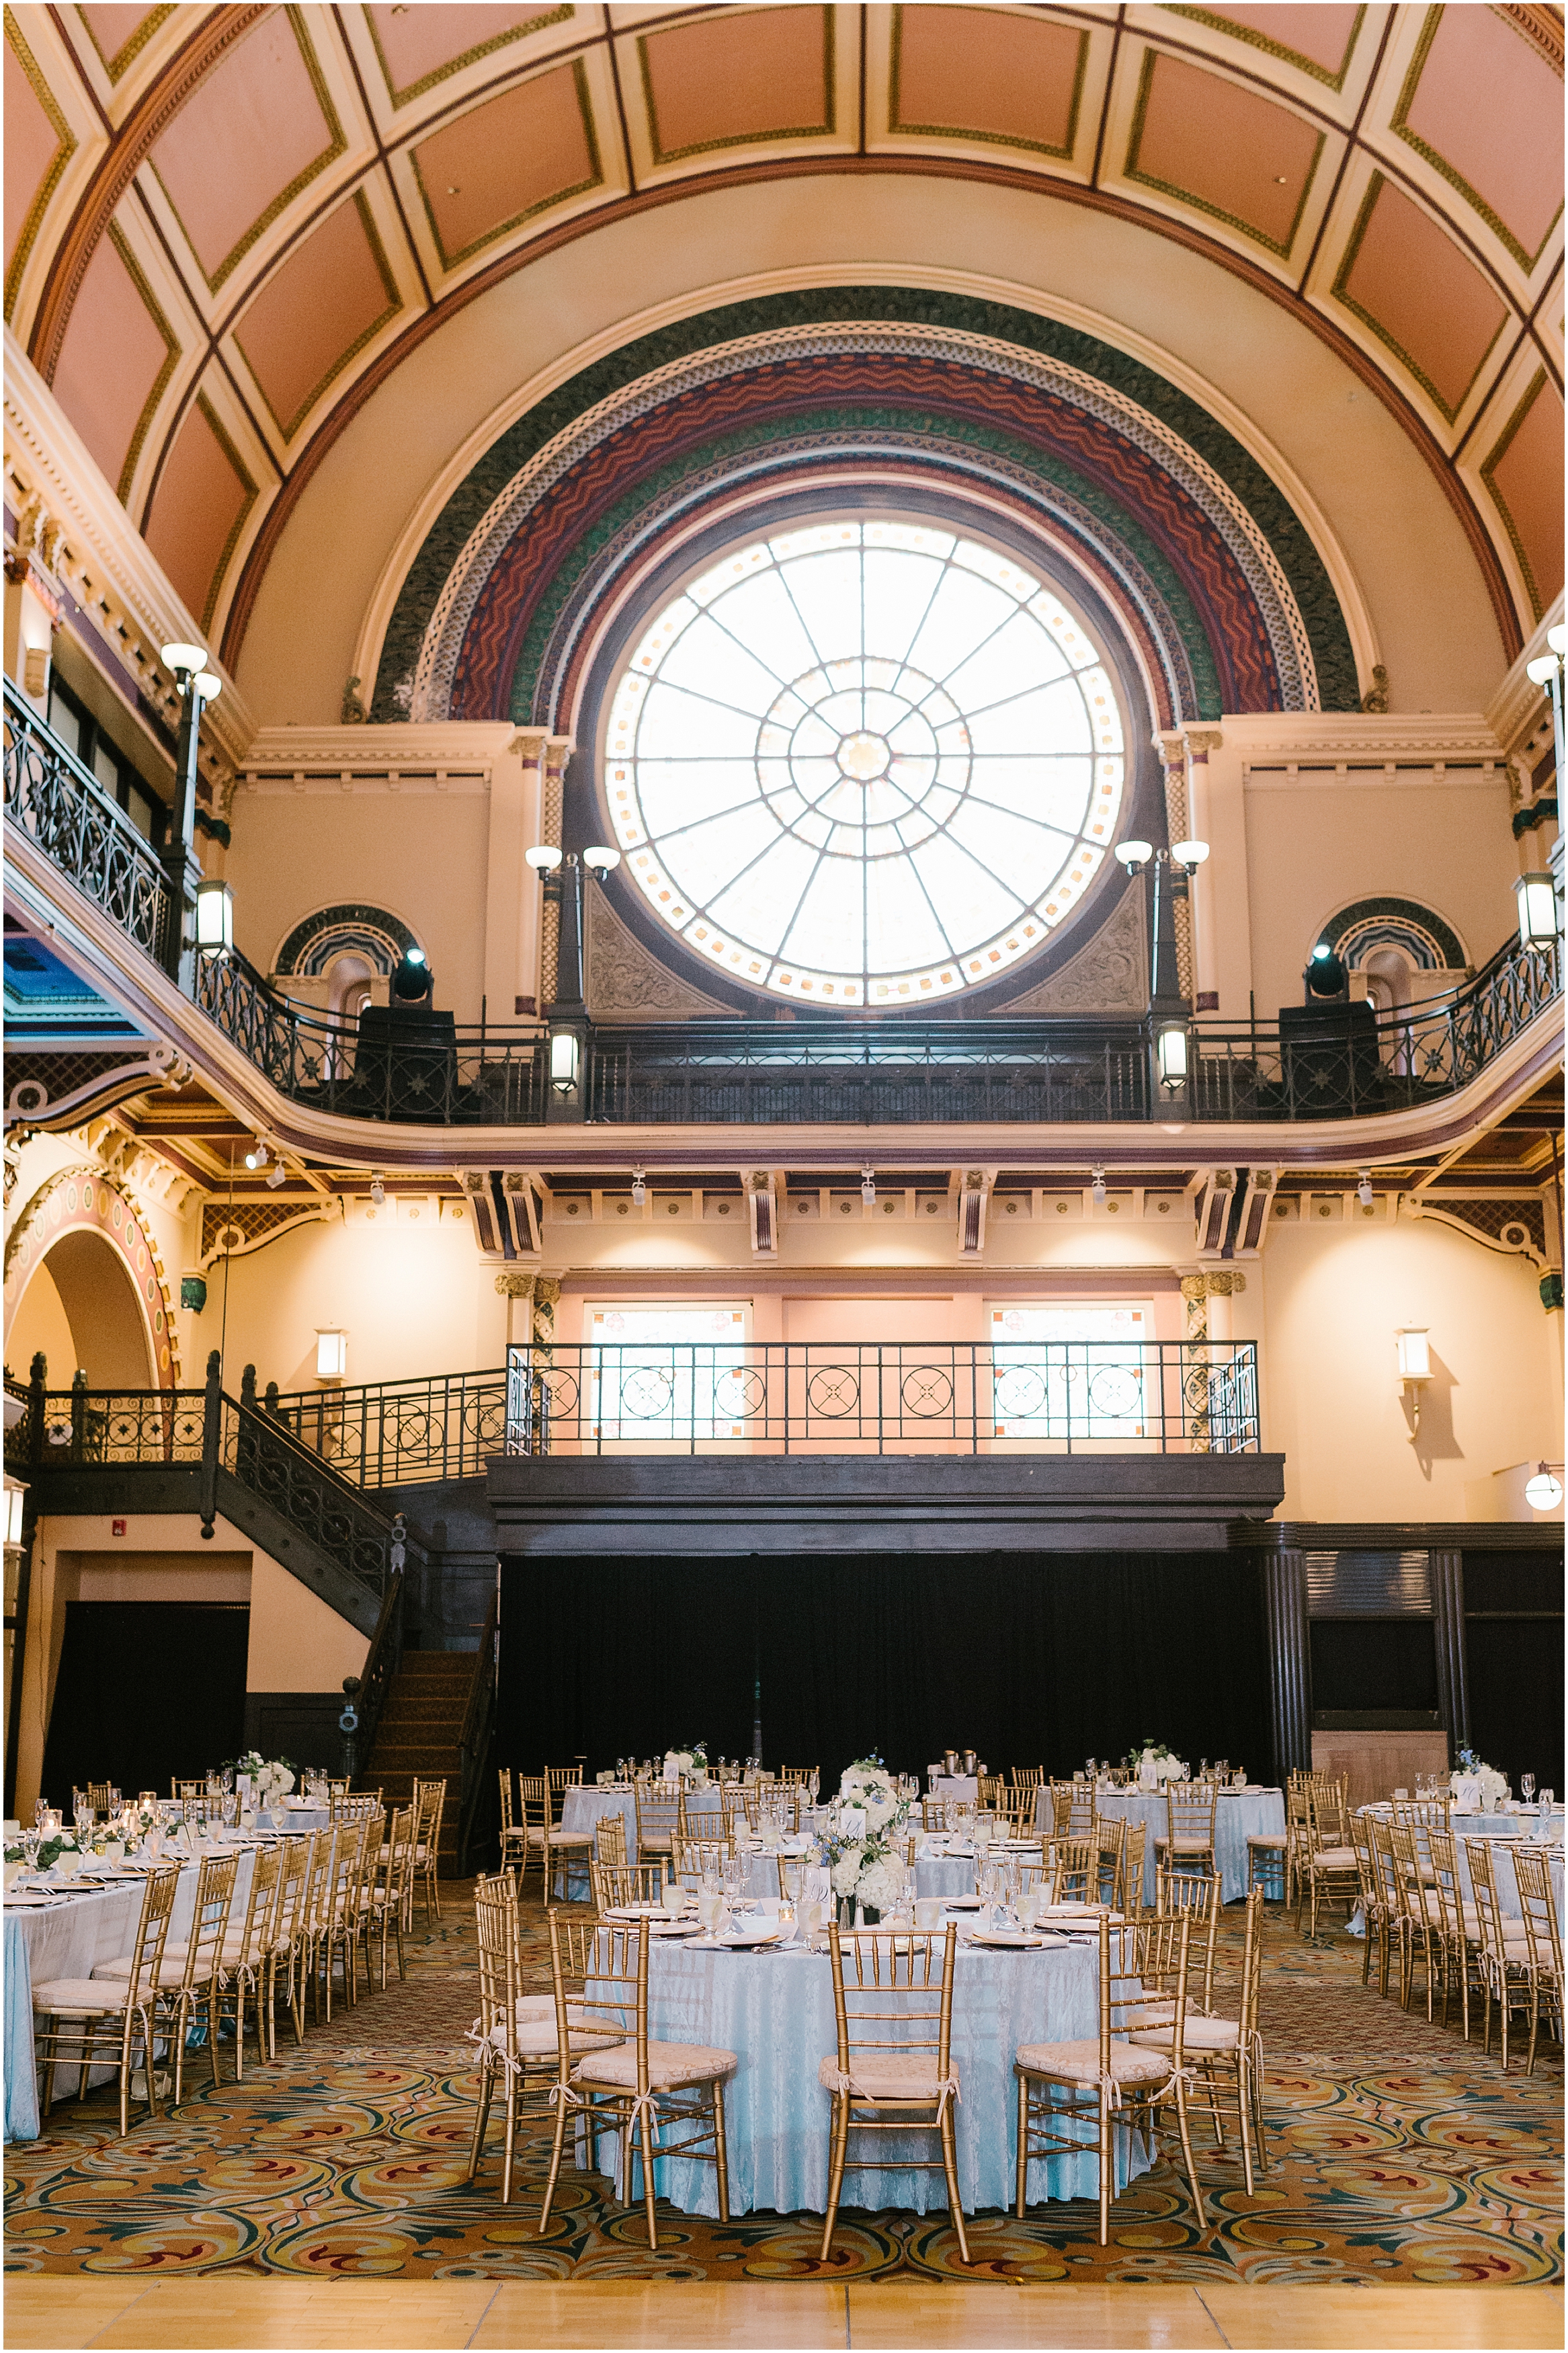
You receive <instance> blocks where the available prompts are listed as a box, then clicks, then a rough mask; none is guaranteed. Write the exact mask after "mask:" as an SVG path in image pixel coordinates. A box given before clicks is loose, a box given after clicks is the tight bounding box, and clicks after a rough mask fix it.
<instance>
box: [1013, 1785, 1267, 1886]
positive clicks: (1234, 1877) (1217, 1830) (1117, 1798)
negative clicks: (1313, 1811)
mask: <svg viewBox="0 0 1568 2353" xmlns="http://www.w3.org/2000/svg"><path fill="white" fill-rule="evenodd" d="M1096 1804H1097V1806H1098V1808H1099V1810H1100V1812H1101V1813H1102V1814H1104V1815H1105V1816H1106V1817H1107V1818H1108V1820H1112V1821H1124V1820H1131V1821H1135V1822H1142V1825H1143V1855H1142V1871H1141V1872H1140V1871H1139V1870H1138V1868H1137V1865H1138V1852H1137V1841H1136V1840H1134V1841H1133V1866H1134V1868H1133V1874H1132V1881H1131V1885H1130V1886H1129V1888H1128V1891H1127V1900H1128V1902H1129V1904H1130V1905H1132V1906H1133V1908H1134V1909H1135V1910H1136V1909H1137V1907H1138V1905H1140V1904H1141V1903H1146V1904H1152V1902H1153V1901H1154V1841H1155V1840H1156V1839H1157V1838H1163V1837H1164V1835H1165V1823H1166V1819H1167V1817H1166V1812H1165V1799H1164V1796H1163V1792H1162V1793H1161V1794H1158V1795H1156V1794H1155V1793H1154V1792H1152V1791H1151V1790H1147V1789H1107V1790H1102V1791H1101V1793H1100V1797H1099V1798H1098V1799H1096ZM1050 1808H1051V1793H1050V1791H1049V1790H1048V1789H1042V1790H1041V1791H1040V1794H1039V1797H1038V1799H1037V1802H1036V1808H1035V1820H1036V1821H1037V1823H1038V1824H1039V1825H1040V1827H1041V1828H1042V1829H1045V1828H1046V1827H1047V1826H1048V1824H1049V1821H1050ZM1284 1835H1285V1793H1284V1791H1283V1790H1282V1789H1230V1790H1225V1791H1222V1792H1221V1795H1220V1799H1219V1803H1218V1805H1217V1806H1216V1807H1215V1826H1214V1840H1215V1862H1216V1863H1217V1865H1218V1866H1219V1875H1220V1880H1221V1882H1222V1884H1223V1887H1224V1891H1225V1893H1224V1900H1225V1902H1226V1904H1234V1903H1236V1902H1237V1900H1238V1899H1239V1898H1240V1897H1241V1896H1243V1895H1245V1894H1246V1893H1247V1840H1248V1839H1249V1838H1262V1837H1276V1838H1280V1839H1282V1838H1283V1837H1284Z"/></svg>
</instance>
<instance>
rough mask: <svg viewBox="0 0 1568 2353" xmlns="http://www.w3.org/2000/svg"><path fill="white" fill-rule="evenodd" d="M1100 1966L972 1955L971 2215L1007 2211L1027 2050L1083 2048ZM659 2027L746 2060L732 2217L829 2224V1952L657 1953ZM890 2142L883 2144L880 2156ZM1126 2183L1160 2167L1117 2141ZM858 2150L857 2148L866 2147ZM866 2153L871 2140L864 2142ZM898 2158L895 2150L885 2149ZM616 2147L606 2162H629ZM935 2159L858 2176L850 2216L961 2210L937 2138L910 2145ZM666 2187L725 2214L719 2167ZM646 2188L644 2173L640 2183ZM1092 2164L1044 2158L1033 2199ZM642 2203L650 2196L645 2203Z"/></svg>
mask: <svg viewBox="0 0 1568 2353" xmlns="http://www.w3.org/2000/svg"><path fill="white" fill-rule="evenodd" d="M1098 1977H1099V1957H1098V1954H1097V1952H1096V1949H1095V1947H1094V1946H1093V1945H1091V1944H1088V1943H1081V1944H1075V1945H1058V1946H1053V1947H1047V1948H1045V1949H1043V1950H1041V1951H1038V1952H1030V1953H1022V1952H1021V1953H998V1952H979V1951H972V1950H966V1949H964V1948H963V1947H960V1950H959V1955H958V1962H957V1970H956V1976H955V1979H954V1985H953V2003H952V2057H953V2063H954V2066H955V2068H956V2070H957V2073H958V2077H959V2083H960V2086H961V2097H960V2100H959V2103H958V2108H957V2144H958V2179H959V2189H960V2194H961V2196H962V2198H963V2207H964V2211H965V2212H966V2213H973V2212H975V2211H979V2210H981V2209H984V2208H987V2207H991V2208H996V2207H1006V2206H1008V2205H1010V2204H1011V2202H1012V2199H1013V2196H1014V2189H1015V2171H1016V2162H1017V2157H1016V2152H1017V2139H1016V2116H1017V2093H1016V2077H1015V2076H1014V2073H1013V2061H1014V2057H1015V2054H1016V2051H1017V2048H1018V2045H1019V2044H1020V2043H1021V2042H1061V2041H1068V2040H1076V2039H1078V2038H1079V2037H1082V2036H1088V2035H1093V2034H1094V2033H1095V2032H1096V2031H1097V2018H1098V2012H1099V1999H1100V1997H1099V1985H1098ZM648 2023H649V2029H650V2031H651V2032H652V2033H653V2034H654V2035H655V2036H657V2037H658V2039H659V2040H661V2041H665V2042H701V2043H707V2044H709V2045H710V2046H716V2047H718V2048H720V2049H721V2050H726V2051H732V2052H734V2053H735V2054H736V2057H737V2059H738V2061H739V2065H738V2067H737V2069H736V2071H735V2073H734V2074H733V2075H732V2076H731V2078H730V2079H729V2081H728V2082H727V2084H726V2085H725V2090H724V2105H725V2121H726V2125H727V2127H728V2133H729V2149H730V2211H731V2213H732V2214H748V2213H752V2212H755V2211H772V2212H776V2213H781V2214H791V2213H798V2212H801V2211H806V2212H809V2213H817V2214H820V2213H821V2212H822V2211H823V2210H824V2208H825V2207H826V2201H827V2155H828V2151H827V2131H828V2120H829V2116H830V2113H831V2102H830V2101H829V2099H828V2095H827V2094H826V2092H825V2091H824V2090H823V2089H822V2087H821V2085H820V2084H819V2083H818V2082H817V2075H816V2071H817V2066H818V2064H819V2063H820V2062H821V2061H822V2060H823V2059H824V2058H826V2057H827V2056H828V2055H829V2053H831V2052H833V2051H834V2050H835V2048H836V2044H835V2039H834V2023H833V1977H832V1970H831V1967H830V1964H829V1962H828V1959H827V1956H826V1954H825V1953H818V1954H801V1955H793V1954H785V1953H743V1952H728V1953H727V1952H713V1951H703V1950H701V1949H700V1948H698V1947H693V1946H690V1945H677V1944H671V1943H667V1942H658V1943H656V1944H655V1946H654V1947H653V1951H652V1953H651V1955H650V1956H649V1964H648ZM1117 2145H1118V2147H1119V2150H1121V2151H1122V2152H1124V2154H1121V2155H1120V2156H1119V2158H1118V2179H1117V2186H1118V2188H1119V2189H1120V2188H1121V2187H1122V2186H1124V2184H1125V2182H1126V2181H1127V2180H1128V2179H1131V2177H1132V2175H1134V2174H1137V2173H1142V2172H1146V2171H1147V2170H1148V2168H1149V2165H1150V2162H1151V2158H1150V2156H1149V2154H1148V2152H1147V2150H1146V2149H1145V2147H1143V2145H1142V2142H1141V2141H1140V2142H1137V2143H1134V2144H1132V2145H1131V2147H1130V2146H1129V2143H1128V2140H1127V2138H1126V2137H1123V2136H1121V2135H1118V2137H1117ZM850 2146H851V2150H852V2151H853V2149H854V2147H855V2143H854V2141H853V2140H852V2141H851V2144H850ZM861 2146H862V2147H866V2146H867V2144H865V2143H862V2145H861ZM880 2146H881V2147H884V2148H888V2150H889V2154H890V2153H893V2152H892V2151H891V2149H890V2148H889V2145H888V2144H885V2143H884V2144H880ZM869 2147H872V2148H876V2147H879V2144H878V2143H877V2142H876V2141H872V2142H870V2143H869ZM613 2150H614V2141H613V2137H610V2136H606V2137H605V2139H603V2140H602V2141H601V2143H600V2164H601V2166H602V2167H604V2168H605V2169H608V2168H609V2167H610V2166H611V2165H612V2164H613V2162H614V2156H613ZM897 2153H898V2154H900V2155H903V2154H906V2153H909V2154H915V2155H920V2156H922V2157H924V2156H928V2155H935V2156H936V2157H937V2159H938V2170H937V2171H936V2172H935V2173H931V2174H926V2173H889V2172H881V2171H879V2170H877V2169H875V2168H873V2169H871V2170H868V2171H864V2172H854V2173H849V2174H847V2175H846V2177H845V2185H844V2200H845V2203H846V2204H847V2205H854V2206H860V2207H869V2208H872V2209H877V2208H881V2207H903V2208H910V2209H913V2211H916V2212H917V2213H928V2212H930V2211H932V2210H937V2211H940V2210H942V2209H943V2208H945V2206H946V2204H947V2189H946V2185H945V2183H944V2181H943V2179H942V2172H941V2165H940V2160H941V2151H940V2147H939V2146H938V2144H937V2141H936V2137H935V2135H934V2134H928V2135H921V2136H918V2137H911V2146H910V2151H909V2152H905V2151H903V2150H901V2149H900V2150H899V2151H898V2152H897ZM656 2171H657V2174H658V2189H659V2192H660V2194H661V2195H663V2196H666V2197H668V2199H669V2200H671V2202H672V2203H673V2204H674V2205H675V2206H676V2207H678V2208H679V2210H680V2211H681V2212H682V2213H688V2214H710V2215H716V2214H717V2213H718V2211H719V2200H718V2189H717V2184H716V2181H715V2178H714V2173H713V2168H712V2167H711V2166H710V2165H703V2164H700V2163H699V2162H697V2161H695V2160H693V2159H691V2158H666V2159H665V2160H664V2161H663V2162H662V2163H661V2164H659V2165H658V2167H657V2168H656ZM639 2180H640V2176H639ZM1096 2187H1097V2185H1096V2167H1095V2164H1094V2161H1093V2159H1092V2158H1070V2157H1060V2158H1042V2159H1038V2160H1037V2161H1036V2162H1035V2163H1034V2164H1032V2165H1031V2166H1030V2168H1029V2184H1028V2196H1029V2200H1030V2203H1031V2204H1037V2203H1038V2202H1039V2201H1040V2200H1042V2199H1047V2198H1055V2199H1064V2198H1092V2197H1094V2196H1095V2195H1096ZM638 2194H640V2191H639V2192H638Z"/></svg>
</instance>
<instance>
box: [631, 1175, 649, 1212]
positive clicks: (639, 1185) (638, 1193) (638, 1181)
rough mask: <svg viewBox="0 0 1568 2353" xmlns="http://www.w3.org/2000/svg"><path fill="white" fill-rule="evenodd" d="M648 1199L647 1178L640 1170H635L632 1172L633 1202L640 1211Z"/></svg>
mask: <svg viewBox="0 0 1568 2353" xmlns="http://www.w3.org/2000/svg"><path fill="white" fill-rule="evenodd" d="M632 1200H633V1202H634V1203H635V1205H636V1206H637V1208H639V1209H640V1208H642V1205H643V1203H644V1202H645V1201H646V1200H647V1177H646V1176H644V1175H643V1172H642V1170H641V1169H640V1168H634V1169H633V1170H632Z"/></svg>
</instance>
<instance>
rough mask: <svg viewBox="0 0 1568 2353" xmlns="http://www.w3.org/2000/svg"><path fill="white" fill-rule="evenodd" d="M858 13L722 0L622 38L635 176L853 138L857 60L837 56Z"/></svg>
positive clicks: (831, 8)
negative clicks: (687, 18)
mask: <svg viewBox="0 0 1568 2353" xmlns="http://www.w3.org/2000/svg"><path fill="white" fill-rule="evenodd" d="M855 15H856V12H855V11H854V10H853V9H848V10H845V9H841V8H837V7H826V8H820V7H819V8H796V7H788V6H775V7H767V8H744V7H726V8H723V9H721V10H720V11H718V12H716V13H715V12H712V11H710V12H707V13H705V14H704V15H702V16H700V17H698V18H696V19H695V20H693V21H692V22H689V23H687V24H679V25H674V26H668V28H666V29H663V30H657V29H656V30H653V31H649V32H642V33H637V34H636V35H635V36H633V37H630V38H629V39H623V40H622V41H621V42H620V43H619V44H618V55H619V58H620V65H621V77H622V85H623V89H624V90H626V95H627V98H628V100H631V97H632V92H633V90H636V92H637V97H638V99H639V100H640V105H636V106H634V107H633V109H632V113H631V120H630V125H629V127H630V128H631V136H632V149H633V157H634V162H635V163H636V164H637V167H638V168H639V170H640V173H641V174H642V175H643V176H645V177H653V176H655V175H658V174H663V173H666V172H668V171H669V170H671V169H673V168H676V167H679V166H680V165H683V164H684V165H686V166H688V167H692V166H700V165H701V164H705V163H706V164H713V163H721V162H727V161H728V160H729V157H730V156H731V154H732V153H734V151H735V150H737V149H740V148H746V149H752V150H762V151H768V150H772V149H775V148H779V147H786V148H788V149H791V150H794V149H795V148H797V147H798V146H800V145H802V144H817V143H832V142H838V141H842V142H847V143H852V142H853V137H854V131H853V116H854V111H855V104H854V97H853V90H854V87H855V84H854V81H853V80H850V81H849V84H848V88H847V89H846V88H845V86H844V85H845V83H846V80H847V77H848V76H851V75H853V73H854V68H855V59H854V57H853V55H851V56H850V58H847V59H846V58H843V57H842V56H841V54H840V46H841V45H840V34H841V30H844V29H848V30H849V31H850V36H851V38H852V37H853V28H854V20H855ZM840 16H847V17H848V18H849V20H850V25H849V27H848V28H841V27H840V26H839V23H838V19H839V17H840Z"/></svg>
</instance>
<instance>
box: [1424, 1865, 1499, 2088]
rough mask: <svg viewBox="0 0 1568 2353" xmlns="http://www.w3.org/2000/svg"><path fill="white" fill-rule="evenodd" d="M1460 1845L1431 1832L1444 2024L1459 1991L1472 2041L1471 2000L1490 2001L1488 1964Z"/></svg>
mask: <svg viewBox="0 0 1568 2353" xmlns="http://www.w3.org/2000/svg"><path fill="white" fill-rule="evenodd" d="M1426 1851H1427V1853H1428V1855H1429V1856H1430V1858H1431V1862H1432V1892H1433V1894H1434V1895H1435V1896H1436V1902H1437V1918H1438V1922H1439V1929H1440V1934H1441V1936H1442V1939H1443V2023H1444V2025H1445V2026H1447V2022H1448V2001H1449V1996H1450V1989H1451V1988H1452V1986H1453V1985H1454V1983H1455V1981H1456V1980H1457V1981H1458V1989H1459V2022H1460V2026H1461V2028H1462V2030H1463V2032H1464V2039H1465V2041H1466V2042H1468V2041H1469V2039H1470V1996H1471V1994H1472V1993H1473V1994H1475V1995H1476V1996H1477V1998H1478V1999H1479V2000H1485V1998H1486V1990H1487V1983H1486V1962H1485V1957H1484V1956H1483V1954H1482V1951H1481V1926H1480V1920H1479V1915H1478V1914H1477V1911H1476V1907H1475V1904H1474V1902H1473V1900H1472V1899H1471V1898H1470V1897H1469V1896H1468V1895H1467V1894H1466V1893H1465V1887H1464V1882H1463V1881H1462V1880H1461V1878H1460V1876H1459V1859H1458V1841H1457V1840H1456V1839H1455V1838H1454V1836H1453V1834H1452V1833H1451V1832H1445V1831H1427V1833H1426Z"/></svg>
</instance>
